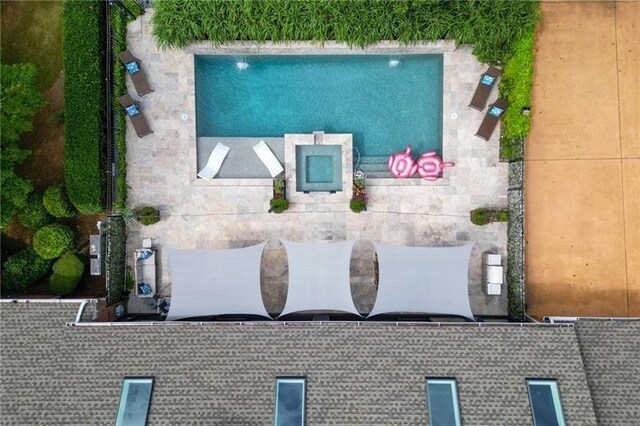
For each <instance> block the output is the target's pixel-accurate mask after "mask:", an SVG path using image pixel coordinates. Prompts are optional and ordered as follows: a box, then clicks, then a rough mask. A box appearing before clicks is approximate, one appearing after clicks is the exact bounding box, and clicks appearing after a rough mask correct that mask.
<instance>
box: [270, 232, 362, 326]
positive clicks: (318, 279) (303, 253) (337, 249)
mask: <svg viewBox="0 0 640 426" xmlns="http://www.w3.org/2000/svg"><path fill="white" fill-rule="evenodd" d="M282 242H283V244H284V246H285V248H286V250H287V258H288V259H289V289H288V291H287V301H286V303H285V305H284V309H283V311H282V313H281V314H280V316H282V315H287V314H290V313H293V312H302V311H314V312H316V311H343V312H349V313H352V314H356V315H360V313H359V312H358V310H357V309H356V307H355V305H354V303H353V298H352V296H351V282H350V279H349V272H350V270H349V269H350V263H351V249H352V248H353V241H343V242H339V243H294V242H291V241H284V240H283V241H282Z"/></svg>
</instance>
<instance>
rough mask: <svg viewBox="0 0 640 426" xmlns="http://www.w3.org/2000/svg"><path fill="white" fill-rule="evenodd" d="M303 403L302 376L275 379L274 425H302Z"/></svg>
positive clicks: (303, 387)
mask: <svg viewBox="0 0 640 426" xmlns="http://www.w3.org/2000/svg"><path fill="white" fill-rule="evenodd" d="M304 404H305V379H304V378H302V377H298V378H278V379H277V380H276V410H275V420H274V425H275V426H303V425H304Z"/></svg>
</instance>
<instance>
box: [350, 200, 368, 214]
mask: <svg viewBox="0 0 640 426" xmlns="http://www.w3.org/2000/svg"><path fill="white" fill-rule="evenodd" d="M349 207H350V208H351V211H352V212H354V213H361V212H363V211H365V210H367V202H366V201H365V200H363V199H362V198H355V197H354V198H352V199H351V201H350V202H349Z"/></svg>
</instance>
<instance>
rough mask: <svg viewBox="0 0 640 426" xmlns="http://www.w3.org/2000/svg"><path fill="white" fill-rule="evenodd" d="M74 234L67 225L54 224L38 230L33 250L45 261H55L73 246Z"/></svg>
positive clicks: (34, 238)
mask: <svg viewBox="0 0 640 426" xmlns="http://www.w3.org/2000/svg"><path fill="white" fill-rule="evenodd" d="M73 240H74V234H73V231H72V230H71V228H69V227H68V226H65V225H59V224H53V225H47V226H43V227H42V228H40V229H38V230H37V231H36V233H35V235H34V236H33V249H34V250H35V251H36V253H38V254H39V255H40V256H41V257H43V258H44V259H55V258H56V257H60V256H61V255H62V253H64V252H65V251H67V250H69V249H71V247H72V246H73Z"/></svg>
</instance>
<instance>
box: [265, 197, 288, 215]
mask: <svg viewBox="0 0 640 426" xmlns="http://www.w3.org/2000/svg"><path fill="white" fill-rule="evenodd" d="M288 209H289V200H287V199H286V198H272V199H271V201H269V212H271V213H278V214H279V213H284V212H286V211H287V210H288Z"/></svg>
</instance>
